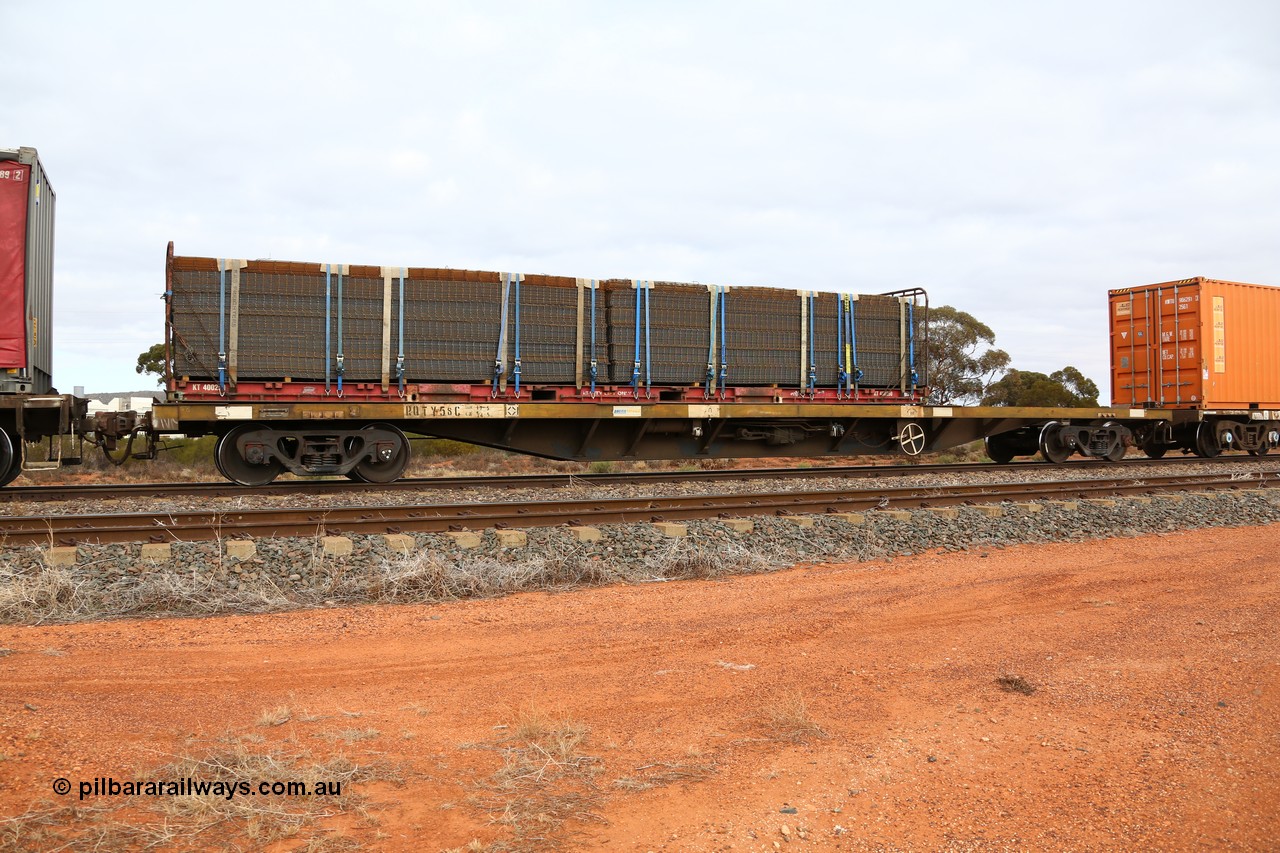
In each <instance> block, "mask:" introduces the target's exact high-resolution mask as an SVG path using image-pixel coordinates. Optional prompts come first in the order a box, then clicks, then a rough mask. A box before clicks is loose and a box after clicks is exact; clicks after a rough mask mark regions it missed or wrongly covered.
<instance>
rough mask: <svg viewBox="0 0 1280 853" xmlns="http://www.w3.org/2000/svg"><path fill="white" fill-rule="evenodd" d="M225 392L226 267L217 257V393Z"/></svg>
mask: <svg viewBox="0 0 1280 853" xmlns="http://www.w3.org/2000/svg"><path fill="white" fill-rule="evenodd" d="M226 392H227V268H226V264H225V263H224V262H223V260H222V258H218V393H219V394H225V393H226Z"/></svg>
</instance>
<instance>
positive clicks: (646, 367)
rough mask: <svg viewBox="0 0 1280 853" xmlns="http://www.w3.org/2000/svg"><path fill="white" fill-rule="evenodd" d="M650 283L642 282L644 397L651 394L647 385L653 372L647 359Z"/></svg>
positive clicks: (651, 379)
mask: <svg viewBox="0 0 1280 853" xmlns="http://www.w3.org/2000/svg"><path fill="white" fill-rule="evenodd" d="M652 284H653V282H652V281H646V282H645V283H644V395H645V396H646V397H651V396H653V395H652V394H651V393H650V392H649V387H650V385H651V383H652V381H653V374H652V372H651V371H650V370H649V367H650V365H651V362H650V361H649V289H650V286H651V285H652Z"/></svg>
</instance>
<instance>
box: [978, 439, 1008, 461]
mask: <svg viewBox="0 0 1280 853" xmlns="http://www.w3.org/2000/svg"><path fill="white" fill-rule="evenodd" d="M982 443H983V445H984V446H985V447H986V450H987V457H988V458H990V460H991V461H992V462H995V463H996V464H997V465H1007V464H1008V463H1010V462H1012V461H1013V457H1014V456H1016V455H1017V454H1015V453H1014V452H1013V445H1012V444H1011V443H1010V442H1009V441H1008V439H1006V438H1004V436H1000V435H989V436H987V437H986V438H984V439H983V440H982Z"/></svg>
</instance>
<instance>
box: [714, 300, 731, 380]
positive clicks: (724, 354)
mask: <svg viewBox="0 0 1280 853" xmlns="http://www.w3.org/2000/svg"><path fill="white" fill-rule="evenodd" d="M728 290H729V288H728V287H727V286H726V285H721V286H720V387H719V388H718V389H717V392H718V393H719V395H720V399H721V400H723V399H724V395H725V390H724V386H725V383H726V382H727V381H728V380H729V341H728V321H727V320H726V319H725V315H726V314H728V312H729V295H728Z"/></svg>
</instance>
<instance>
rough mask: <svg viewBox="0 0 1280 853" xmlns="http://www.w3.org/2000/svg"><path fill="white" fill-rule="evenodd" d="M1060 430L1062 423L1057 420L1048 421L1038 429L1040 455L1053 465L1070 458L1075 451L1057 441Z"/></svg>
mask: <svg viewBox="0 0 1280 853" xmlns="http://www.w3.org/2000/svg"><path fill="white" fill-rule="evenodd" d="M1061 431H1062V424H1060V423H1058V422H1057V421H1049V423H1047V424H1045V425H1044V428H1043V429H1041V430H1040V441H1039V446H1040V455H1041V456H1043V457H1044V458H1045V460H1046V461H1048V462H1052V463H1053V464H1054V465H1061V464H1062V463H1063V462H1066V461H1067V460H1068V459H1070V458H1071V454H1073V453H1075V451H1074V450H1073V449H1071V448H1070V447H1064V446H1063V445H1062V443H1061V442H1059V441H1058V434H1059V433H1060V432H1061Z"/></svg>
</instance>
